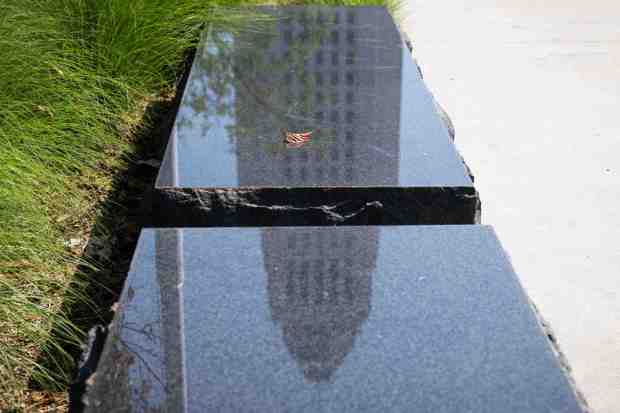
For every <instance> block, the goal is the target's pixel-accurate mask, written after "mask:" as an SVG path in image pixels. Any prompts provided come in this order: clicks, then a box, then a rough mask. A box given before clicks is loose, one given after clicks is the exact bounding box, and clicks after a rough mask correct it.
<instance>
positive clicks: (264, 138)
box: [73, 7, 586, 413]
mask: <svg viewBox="0 0 620 413" xmlns="http://www.w3.org/2000/svg"><path fill="white" fill-rule="evenodd" d="M247 13H248V16H247V19H240V20H241V21H240V23H239V24H238V25H231V26H227V27H218V26H212V27H211V28H210V29H209V30H208V33H207V35H206V36H205V38H204V39H203V42H202V43H201V47H200V48H199V50H198V52H197V55H196V58H195V60H194V63H193V67H192V70H191V73H190V75H189V79H188V83H187V86H186V88H185V92H184V96H183V99H182V102H181V106H180V108H179V113H178V116H177V118H176V122H175V125H174V129H173V131H172V134H171V137H170V141H169V143H168V146H167V149H166V154H165V158H164V162H163V164H162V167H161V170H160V174H159V177H158V180H157V184H156V188H155V189H154V191H153V193H152V194H151V197H152V198H151V203H150V210H149V211H148V214H149V220H148V222H147V224H148V225H150V226H155V227H157V228H148V229H145V230H143V232H142V234H141V237H140V240H139V243H138V247H137V250H136V252H135V255H134V259H133V262H132V266H131V271H130V274H129V276H128V279H127V281H126V283H125V287H124V290H123V293H122V296H121V299H120V302H119V306H118V311H117V314H116V316H115V319H114V322H113V323H112V325H111V326H110V328H109V332H108V338H107V340H106V343H105V346H104V348H103V352H102V353H100V355H101V358H100V361H99V365H98V367H97V370H96V373H95V374H94V375H92V376H90V377H89V378H88V379H86V377H88V374H87V373H90V370H88V371H87V372H86V373H85V374H84V375H83V376H84V379H83V383H82V387H86V388H87V393H86V394H85V395H84V397H81V396H82V395H79V396H75V397H74V398H73V400H76V399H79V398H80V397H81V399H82V400H83V401H84V402H85V403H84V404H85V406H86V410H87V411H90V412H110V411H127V412H151V411H165V412H210V411H213V412H245V411H251V412H318V411H326V412H375V411H376V412H446V413H460V412H477V413H478V412H489V413H502V412H507V413H521V412H527V413H543V412H563V413H573V412H575V413H578V412H583V411H585V409H586V408H585V404H584V403H583V402H582V399H581V398H580V397H578V393H577V392H576V390H575V389H574V387H573V386H572V382H571V380H570V377H569V375H568V374H567V370H566V369H565V367H566V365H565V364H564V363H563V361H562V360H561V358H560V357H559V355H558V352H557V347H554V346H552V342H551V341H550V340H549V339H548V337H547V335H548V334H549V333H548V331H547V330H546V326H545V325H544V324H543V323H542V321H541V320H540V319H539V318H538V316H537V313H536V312H535V310H534V309H533V307H532V306H531V305H530V302H529V300H528V299H527V296H526V295H525V293H524V291H523V289H522V287H521V286H520V284H519V281H518V279H517V276H516V275H515V273H514V271H513V269H512V267H511V265H510V262H509V259H508V257H507V255H506V253H505V252H504V250H503V249H502V247H501V245H500V244H499V241H498V240H497V238H496V236H495V234H494V232H493V230H492V229H491V228H490V227H487V226H480V225H401V226H394V225H391V226H385V224H474V223H477V222H479V207H480V202H479V199H478V194H477V192H476V190H475V189H474V187H473V184H472V178H471V177H470V176H469V173H468V170H467V168H466V167H465V166H464V164H463V162H462V160H461V158H460V156H459V155H458V153H457V151H456V150H455V148H454V146H453V144H452V140H451V137H450V134H449V132H448V128H447V127H446V125H445V124H444V122H443V121H442V119H441V116H440V115H439V114H438V111H437V108H436V104H435V103H434V100H433V98H432V96H431V95H430V93H429V92H428V90H427V89H426V87H425V86H424V83H423V82H422V79H421V75H420V73H419V70H418V68H417V65H416V63H415V62H414V60H413V59H412V57H411V55H410V53H409V51H408V49H407V46H406V43H405V42H403V40H402V38H401V36H400V35H399V33H398V30H397V29H396V26H395V25H394V22H393V21H392V19H391V17H390V16H389V14H388V12H387V11H386V10H385V9H383V8H378V7H360V8H342V7H339V8H329V7H305V8H304V7H286V8H278V9H276V8H261V9H260V10H259V12H254V11H251V12H250V11H248V12H247ZM331 224H349V225H353V224H371V225H366V226H338V227H332V226H327V225H331ZM372 224H376V225H372ZM379 224H382V225H379ZM284 225H297V226H289V227H280V226H284ZM313 225H323V226H313ZM214 226H252V227H254V228H190V227H214ZM93 347H96V346H93ZM92 353H93V352H91V354H92ZM98 356H99V354H96V355H94V356H93V357H92V359H91V361H92V362H91V363H88V366H89V369H90V368H92V366H94V365H95V364H97V363H96V362H97V360H96V359H97V357H98ZM84 371H86V370H84ZM82 387H79V388H80V389H82ZM80 407H81V406H80Z"/></svg>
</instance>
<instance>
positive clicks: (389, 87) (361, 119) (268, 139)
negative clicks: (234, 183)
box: [234, 8, 402, 186]
mask: <svg viewBox="0 0 620 413" xmlns="http://www.w3.org/2000/svg"><path fill="white" fill-rule="evenodd" d="M283 10H284V11H282V12H281V13H282V15H279V16H278V17H280V19H279V21H278V23H277V35H276V36H274V37H273V40H272V41H271V44H270V46H269V48H268V49H267V50H265V52H264V53H265V54H267V55H269V58H264V60H269V61H270V62H272V64H266V63H265V64H256V65H254V67H253V68H252V69H249V68H247V65H244V67H246V69H244V70H239V71H238V72H237V73H236V75H237V76H238V77H239V83H238V85H237V91H236V99H235V111H234V112H235V117H236V122H237V125H238V133H237V134H236V136H235V138H236V151H237V156H238V158H237V162H238V163H237V169H238V176H239V185H240V186H258V185H264V183H269V184H270V185H272V186H279V185H283V186H357V185H368V184H369V183H370V184H377V185H396V184H397V183H398V160H399V155H398V150H399V149H398V148H399V122H400V96H401V87H402V74H401V67H402V62H401V59H402V49H401V47H400V42H401V40H400V37H399V35H398V32H397V30H396V29H395V27H394V23H393V21H392V19H391V17H390V16H389V14H387V13H385V11H384V10H383V9H381V8H377V9H376V10H373V9H364V12H363V13H361V12H359V11H357V10H355V9H354V8H352V9H349V10H345V9H333V10H330V9H329V8H323V9H309V10H306V9H303V8H285V9H283ZM244 36H248V34H243V33H241V34H239V35H238V37H237V39H236V44H237V47H239V48H241V49H243V48H244V47H246V46H244V45H249V46H248V47H251V45H252V42H251V41H250V40H248V39H246V38H245V37H244ZM251 36H256V34H255V33H251ZM238 53H239V54H238V55H237V56H238V57H237V59H238V60H240V61H243V60H244V59H243V58H242V57H241V56H243V55H244V53H245V52H244V51H243V50H242V51H238ZM247 53H255V51H248V52H247ZM240 55H241V56H240ZM300 61H301V62H302V63H301V64H299V63H298V62H300ZM273 62H275V63H273ZM283 129H284V130H288V131H293V132H300V131H308V130H311V131H313V141H312V144H310V145H307V146H305V147H302V148H295V149H286V147H285V146H284V145H282V144H281V141H282V137H281V133H282V130H283ZM244 133H247V135H244ZM278 144H280V145H278ZM268 148H271V149H268ZM274 148H277V149H275V150H274Z"/></svg>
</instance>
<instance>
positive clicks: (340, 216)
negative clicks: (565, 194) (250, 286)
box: [147, 7, 480, 227]
mask: <svg viewBox="0 0 620 413" xmlns="http://www.w3.org/2000/svg"><path fill="white" fill-rule="evenodd" d="M259 10H260V11H259V12H258V14H257V15H252V14H250V17H248V19H246V21H242V22H240V23H239V24H238V25H233V26H226V27H218V26H217V25H214V26H213V27H211V28H210V29H209V30H208V32H207V34H206V35H205V37H204V39H203V41H202V43H201V47H200V48H199V49H198V51H197V53H196V57H195V59H194V62H193V66H192V69H191V73H190V75H189V79H188V82H187V86H186V88H185V92H184V95H183V98H182V102H181V105H180V108H179V111H178V115H177V118H176V122H175V124H174V128H173V131H172V133H171V136H170V141H169V143H168V147H167V150H166V154H165V158H164V162H163V165H162V168H161V170H160V174H159V177H158V180H157V183H156V188H155V190H154V191H153V194H152V199H151V207H152V210H151V211H150V214H149V217H150V220H149V222H148V223H147V225H149V226H154V227H180V226H183V227H189V226H259V225H263V226H274V225H325V224H473V223H476V222H477V217H478V213H479V206H480V203H479V199H478V194H477V192H476V190H475V189H474V186H473V184H472V181H471V179H470V176H469V175H468V172H467V170H466V167H465V166H464V164H463V162H462V160H461V158H460V156H459V155H458V153H457V151H456V150H455V148H454V146H453V144H452V140H451V138H450V136H449V133H448V130H447V128H446V126H445V125H444V123H443V121H442V120H441V117H440V116H439V114H438V112H437V109H436V105H435V103H434V100H433V97H432V96H431V94H430V93H429V91H428V90H427V88H426V86H425V85H424V83H423V81H422V78H421V76H420V73H419V71H418V69H417V65H416V63H415V61H414V60H413V58H412V56H411V54H410V52H409V50H408V48H407V46H406V44H405V42H404V41H403V40H402V38H401V36H400V34H399V32H398V30H397V28H396V26H395V24H394V22H393V20H392V18H391V17H390V15H389V13H388V12H387V11H386V10H385V8H381V7H359V8H344V7H340V8H330V7H285V8H269V7H266V8H260V9H259Z"/></svg>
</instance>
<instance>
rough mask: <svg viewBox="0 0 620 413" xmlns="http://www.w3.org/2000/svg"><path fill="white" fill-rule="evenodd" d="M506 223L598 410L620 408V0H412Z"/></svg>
mask: <svg viewBox="0 0 620 413" xmlns="http://www.w3.org/2000/svg"><path fill="white" fill-rule="evenodd" d="M401 12H402V19H403V26H404V28H405V30H406V31H407V32H408V35H409V36H410V38H411V39H412V40H413V44H414V52H415V54H416V57H417V59H418V62H419V63H420V66H421V67H422V70H423V72H424V75H425V79H426V81H427V83H428V85H429V87H430V89H431V90H432V91H433V92H434V93H435V96H436V97H437V100H438V101H439V102H440V103H441V104H442V105H443V106H444V107H445V109H446V110H447V112H448V113H449V114H450V115H451V117H452V120H453V121H454V124H455V126H456V143H457V146H458V147H459V149H460V151H461V153H462V154H463V156H464V157H465V159H466V160H467V162H468V163H469V165H470V167H471V168H472V170H473V172H474V174H475V176H476V184H477V187H478V190H479V191H480V194H481V197H482V202H483V217H482V219H483V223H485V224H491V225H494V226H495V227H496V229H497V231H498V234H499V236H500V238H501V239H502V242H503V243H504V245H505V247H506V248H507V249H508V252H509V253H510V254H511V256H512V260H513V264H514V266H515V268H516V270H517V272H518V273H519V274H520V276H521V279H522V282H523V284H524V286H525V288H526V289H527V290H528V292H529V294H530V296H531V297H532V299H533V300H534V302H535V303H536V304H537V305H538V307H539V309H540V311H541V313H542V315H543V316H544V317H545V318H546V319H547V320H548V321H549V322H550V323H551V326H552V327H553V328H554V330H555V332H556V334H557V336H558V339H559V342H560V345H561V347H562V348H563V350H564V351H565V353H566V355H567V357H568V359H569V361H570V363H571V365H572V367H573V370H574V376H575V379H576V380H577V384H578V386H579V387H580V388H581V390H582V391H583V392H584V393H585V395H586V398H587V399H588V401H589V403H590V405H591V407H592V408H593V410H594V411H595V412H597V413H615V412H620V2H617V1H605V0H590V1H577V0H562V1H559V0H547V1H545V2H537V3H536V5H534V2H525V1H521V2H518V1H516V0H467V1H465V0H449V1H448V0H408V1H407V3H405V4H404V6H403V9H402V11H401Z"/></svg>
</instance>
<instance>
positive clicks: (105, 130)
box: [0, 0, 382, 410]
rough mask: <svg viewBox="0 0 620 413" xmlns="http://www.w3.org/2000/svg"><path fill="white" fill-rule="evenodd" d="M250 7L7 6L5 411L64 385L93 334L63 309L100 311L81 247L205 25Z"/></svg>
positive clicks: (2, 206) (1, 377)
mask: <svg viewBox="0 0 620 413" xmlns="http://www.w3.org/2000/svg"><path fill="white" fill-rule="evenodd" d="M249 3H251V4H256V2H255V1H237V0H232V1H212V0H211V1H210V0H131V1H127V0H105V1H104V0H3V1H2V7H0V56H2V59H0V410H4V409H7V410H8V409H12V410H19V409H22V408H24V409H25V408H26V406H27V405H28V407H29V409H30V408H33V406H34V403H35V402H33V401H32V400H33V399H32V398H31V397H30V396H28V397H26V396H25V394H26V393H25V391H26V389H27V388H28V386H27V383H30V386H31V387H32V386H33V385H34V386H36V387H39V388H42V389H47V390H59V391H60V390H63V389H65V388H66V384H67V383H68V381H69V379H70V375H71V374H72V372H73V363H74V361H73V357H72V356H71V354H69V353H68V352H67V348H71V347H72V346H73V347H75V346H78V345H79V344H80V343H81V342H82V341H83V339H84V333H83V332H82V331H81V330H80V328H79V326H77V325H75V323H74V321H75V320H74V317H70V316H69V315H68V314H67V313H66V312H65V311H64V307H66V304H67V303H71V302H72V301H74V302H79V303H82V304H83V305H86V306H91V307H93V308H95V309H97V308H98V307H97V305H98V303H95V302H91V301H92V299H91V297H89V295H88V294H87V292H86V290H85V289H84V285H85V284H86V282H87V281H88V280H85V279H84V277H80V276H79V274H78V275H76V269H77V268H78V265H82V266H86V267H90V268H92V269H93V271H91V272H89V276H93V274H94V275H95V276H96V275H97V274H98V272H97V271H98V270H97V269H96V268H95V267H93V266H92V265H91V264H92V263H89V260H88V257H83V256H82V252H83V247H84V245H85V243H86V240H87V238H88V235H89V233H90V228H91V227H92V225H93V223H94V221H95V219H96V218H97V216H98V215H100V214H101V213H102V211H101V210H100V209H99V208H100V205H101V203H102V201H103V200H104V199H105V197H106V194H108V193H109V192H110V191H111V190H112V186H113V175H114V173H115V171H118V170H119V168H122V166H123V160H122V159H125V158H128V159H131V156H132V150H134V147H133V146H132V136H133V132H134V131H135V130H136V128H137V127H139V126H140V125H139V120H140V119H141V113H142V111H143V110H144V107H145V102H148V101H150V100H152V99H154V97H155V96H157V95H158V94H159V93H160V92H161V91H162V90H164V89H166V88H169V87H170V86H171V84H172V82H173V81H174V80H175V78H176V76H177V75H178V72H179V68H180V66H181V64H182V63H183V61H184V56H185V53H186V51H187V50H188V49H191V48H192V47H194V46H195V43H196V41H197V39H198V34H199V32H200V31H201V30H202V28H203V27H204V25H205V24H210V23H213V22H227V21H232V20H234V19H235V18H237V16H236V12H235V11H234V9H232V7H235V6H241V5H246V4H249ZM282 3H286V1H284V2H282ZM295 3H297V2H295ZM312 3H315V4H350V5H355V4H369V3H374V4H381V3H382V1H381V0H369V1H365V0H361V1H360V0H344V1H340V0H336V1H330V0H327V1H322V2H321V1H318V2H312ZM104 270H105V269H101V271H104ZM63 304H64V305H63ZM52 329H53V330H54V331H55V335H54V337H53V339H52V340H50V332H51V331H52ZM42 352H43V353H44V354H41V353H42ZM42 359H45V360H46V363H45V365H44V364H42V363H41V362H39V360H42Z"/></svg>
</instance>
